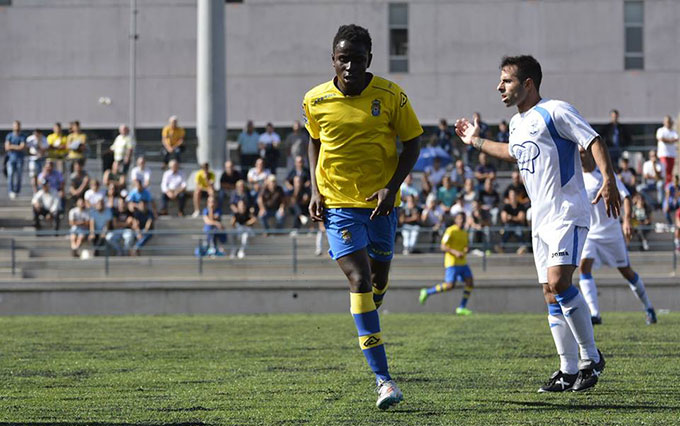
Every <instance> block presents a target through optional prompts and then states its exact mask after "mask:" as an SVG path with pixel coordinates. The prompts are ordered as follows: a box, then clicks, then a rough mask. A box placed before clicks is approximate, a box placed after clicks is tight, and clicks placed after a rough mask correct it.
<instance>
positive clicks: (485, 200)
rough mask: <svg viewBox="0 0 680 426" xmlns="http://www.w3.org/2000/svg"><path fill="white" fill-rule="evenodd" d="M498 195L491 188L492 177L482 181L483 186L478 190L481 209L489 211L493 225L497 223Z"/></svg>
mask: <svg viewBox="0 0 680 426" xmlns="http://www.w3.org/2000/svg"><path fill="white" fill-rule="evenodd" d="M500 198H501V197H500V196H499V195H498V192H496V190H495V189H494V188H493V179H490V178H488V179H486V180H485V181H484V188H482V190H481V191H479V202H480V204H481V205H482V209H483V210H486V211H487V212H489V214H490V215H491V223H493V224H494V225H495V224H496V223H498V205H499V203H500Z"/></svg>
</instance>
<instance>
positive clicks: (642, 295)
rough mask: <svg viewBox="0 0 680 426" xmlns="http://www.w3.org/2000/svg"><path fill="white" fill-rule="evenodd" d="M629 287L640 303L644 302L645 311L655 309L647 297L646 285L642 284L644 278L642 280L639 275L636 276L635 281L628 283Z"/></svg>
mask: <svg viewBox="0 0 680 426" xmlns="http://www.w3.org/2000/svg"><path fill="white" fill-rule="evenodd" d="M628 286H629V287H630V289H631V291H632V292H633V293H635V296H636V297H637V298H638V299H639V300H640V302H642V304H643V305H644V307H645V310H648V309H653V308H652V303H651V302H650V301H649V297H647V290H645V283H643V282H642V278H640V276H639V275H638V274H637V273H636V274H635V277H633V281H632V282H629V283H628Z"/></svg>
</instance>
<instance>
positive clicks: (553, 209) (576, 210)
mask: <svg viewBox="0 0 680 426" xmlns="http://www.w3.org/2000/svg"><path fill="white" fill-rule="evenodd" d="M541 80H542V72H541V66H540V64H539V63H538V61H536V59H534V58H533V57H532V56H528V55H523V56H515V57H504V58H503V60H502V62H501V75H500V83H499V84H498V87H497V89H498V91H499V92H500V94H501V100H502V101H503V103H504V104H505V105H506V106H508V107H510V106H516V107H517V110H518V113H517V114H515V116H514V117H512V120H511V121H510V142H509V143H502V142H494V141H491V140H488V139H484V138H481V137H479V132H480V124H479V120H474V121H473V122H472V123H471V122H470V121H468V120H467V119H466V118H461V119H459V120H458V121H457V122H456V134H457V135H458V136H459V137H460V138H461V139H462V141H463V142H464V143H465V144H467V145H471V146H473V147H475V148H476V149H478V150H479V151H482V152H484V153H486V154H488V155H492V156H494V157H497V158H500V159H502V160H505V161H509V162H516V163H517V165H518V166H519V170H520V174H521V175H522V178H523V180H524V185H525V187H526V190H527V193H528V195H529V198H530V200H531V206H532V217H533V220H532V239H533V252H534V260H535V263H536V270H537V272H538V278H539V282H540V283H541V284H542V287H543V294H544V296H545V300H546V302H547V303H548V312H549V316H548V320H549V323H550V330H551V333H552V335H553V340H554V341H555V346H556V348H557V352H558V354H559V356H560V369H559V370H558V371H556V372H555V373H554V374H553V375H552V376H551V377H550V379H549V380H548V382H547V383H546V384H545V385H544V386H542V387H541V388H540V389H539V392H563V391H566V390H573V391H583V390H586V389H589V388H591V387H593V386H595V384H597V382H598V379H599V375H600V373H601V372H602V370H603V369H604V366H605V361H604V356H603V355H602V353H601V352H600V351H599V350H598V349H597V346H596V345H595V339H594V336H593V325H592V323H591V319H590V312H589V310H588V305H587V304H586V301H585V299H584V298H583V295H582V294H581V292H579V290H578V288H577V287H575V286H573V285H572V283H571V280H572V275H573V273H574V271H575V270H576V267H577V266H578V264H579V262H580V257H581V256H580V255H581V251H582V249H583V244H584V242H585V239H586V236H587V234H588V227H589V226H590V207H589V203H590V200H589V199H588V194H587V193H586V191H585V187H584V184H583V174H582V173H581V160H580V157H579V153H578V150H577V147H578V146H581V147H582V148H584V149H586V150H588V151H590V152H592V154H593V156H594V158H595V162H596V163H597V165H598V167H599V168H600V170H602V174H603V182H602V186H601V187H600V190H599V191H598V192H597V195H596V197H595V200H593V201H594V202H597V201H599V200H600V199H602V198H604V203H605V210H606V213H607V215H613V216H614V217H616V216H618V214H619V209H620V204H621V201H620V198H619V193H618V190H617V188H616V180H615V178H614V168H613V166H612V163H611V159H610V158H609V154H608V153H607V148H606V146H605V144H604V142H603V141H602V139H601V138H600V136H599V135H598V134H597V133H596V132H595V131H594V130H593V129H592V127H590V125H589V124H588V123H587V122H586V121H585V120H584V119H583V118H582V117H581V115H580V114H579V113H578V111H576V109H575V108H574V107H573V106H571V105H569V104H568V103H566V102H562V101H558V100H551V99H543V98H541V96H540V94H539V87H540V84H541ZM579 349H580V356H581V362H580V363H579V359H578V358H579Z"/></svg>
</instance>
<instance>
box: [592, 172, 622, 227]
mask: <svg viewBox="0 0 680 426" xmlns="http://www.w3.org/2000/svg"><path fill="white" fill-rule="evenodd" d="M601 198H603V199H604V208H605V210H606V211H607V216H609V217H612V216H613V217H614V218H617V217H619V215H620V214H621V197H620V196H619V190H618V188H617V187H616V181H615V180H613V179H610V180H608V181H605V182H604V183H603V184H602V188H600V190H599V191H598V192H597V195H596V196H595V199H594V200H593V204H597V202H598V201H600V199H601Z"/></svg>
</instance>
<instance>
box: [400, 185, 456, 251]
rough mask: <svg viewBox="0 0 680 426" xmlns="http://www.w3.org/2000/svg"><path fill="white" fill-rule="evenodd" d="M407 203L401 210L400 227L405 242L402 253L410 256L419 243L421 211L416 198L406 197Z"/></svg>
mask: <svg viewBox="0 0 680 426" xmlns="http://www.w3.org/2000/svg"><path fill="white" fill-rule="evenodd" d="M447 177H448V176H447ZM444 179H446V178H444ZM449 183H450V182H449ZM405 201H406V204H405V205H404V207H402V208H401V209H399V225H400V226H401V237H402V239H403V240H404V241H403V245H404V250H403V252H402V253H403V254H405V255H409V254H411V253H413V249H414V247H415V246H416V242H417V241H418V233H419V232H420V214H421V211H420V209H419V208H418V205H417V204H416V197H414V196H409V197H406V200H405Z"/></svg>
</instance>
